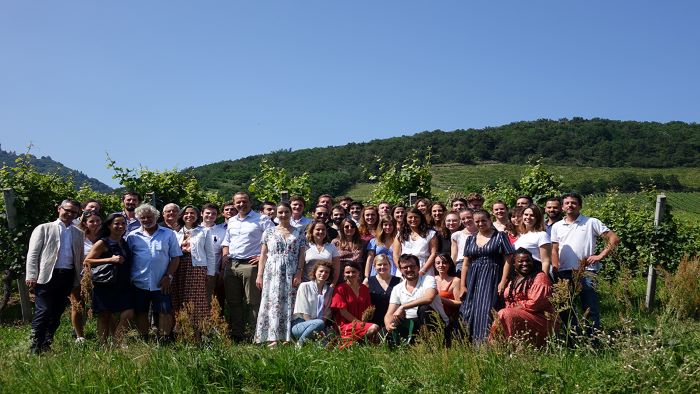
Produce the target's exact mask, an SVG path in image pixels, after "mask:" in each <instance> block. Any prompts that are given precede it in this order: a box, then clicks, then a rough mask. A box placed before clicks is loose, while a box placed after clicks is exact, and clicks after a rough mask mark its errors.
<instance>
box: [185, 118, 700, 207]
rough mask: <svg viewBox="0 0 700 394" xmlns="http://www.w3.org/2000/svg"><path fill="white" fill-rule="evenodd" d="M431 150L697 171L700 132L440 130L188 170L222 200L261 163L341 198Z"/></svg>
mask: <svg viewBox="0 0 700 394" xmlns="http://www.w3.org/2000/svg"><path fill="white" fill-rule="evenodd" d="M428 147H431V149H432V156H431V160H432V162H433V163H435V164H442V163H461V164H471V163H478V162H500V163H512V164H523V163H525V162H526V161H527V160H528V159H529V158H532V157H542V158H543V159H544V160H543V162H544V163H546V164H567V165H579V166H588V167H597V166H604V167H642V168H667V167H700V125H698V124H695V123H690V124H689V123H684V122H669V123H656V122H635V121H624V122H623V121H616V120H607V119H590V120H586V119H583V118H573V119H560V120H546V119H541V120H536V121H530V122H516V123H511V124H508V125H504V126H500V127H488V128H485V129H479V130H477V129H468V130H455V131H452V132H445V131H441V130H436V131H432V132H428V131H425V132H422V133H418V134H415V135H412V136H402V137H395V138H388V139H383V140H373V141H370V142H364V143H351V144H347V145H343V146H334V147H327V148H312V149H301V150H297V151H288V150H283V151H276V152H272V153H269V154H266V155H256V156H250V157H246V158H242V159H238V160H230V161H223V162H219V163H214V164H209V165H205V166H201V167H196V168H191V169H188V170H192V171H193V172H194V174H195V176H197V178H198V179H199V180H200V182H201V183H202V185H203V186H204V187H206V188H210V189H215V190H217V191H219V192H221V193H224V194H225V195H230V194H231V193H232V192H234V191H236V190H241V189H244V188H246V187H247V185H248V182H249V181H250V179H251V178H252V177H253V176H254V175H255V174H256V173H257V172H258V170H259V164H260V160H261V159H262V158H263V157H267V159H268V161H269V162H270V164H272V165H275V166H281V167H284V168H285V169H287V171H289V172H290V173H292V174H293V173H295V172H298V173H301V172H303V171H308V172H309V173H310V174H311V184H312V185H313V188H314V190H313V192H312V194H314V195H317V194H318V193H320V192H329V193H332V194H340V193H343V192H344V191H345V190H347V189H348V188H349V187H350V186H352V185H353V184H354V183H356V182H358V181H361V180H363V179H364V178H365V177H364V176H363V169H364V168H368V169H369V170H371V171H372V170H376V166H377V161H376V158H377V157H381V158H383V159H384V160H386V161H402V160H403V159H405V158H407V157H408V156H409V155H410V153H411V152H412V151H413V150H418V151H419V152H421V151H425V150H427V149H428Z"/></svg>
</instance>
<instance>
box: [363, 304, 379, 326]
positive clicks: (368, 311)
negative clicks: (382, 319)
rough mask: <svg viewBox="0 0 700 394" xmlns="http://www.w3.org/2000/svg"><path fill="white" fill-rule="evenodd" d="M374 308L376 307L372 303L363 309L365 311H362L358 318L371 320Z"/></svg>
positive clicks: (365, 320)
mask: <svg viewBox="0 0 700 394" xmlns="http://www.w3.org/2000/svg"><path fill="white" fill-rule="evenodd" d="M375 310H377V308H375V307H374V305H370V306H369V308H367V309H365V311H364V312H362V317H361V319H360V320H362V321H363V322H365V323H366V322H368V321H370V320H372V317H373V316H374V311H375Z"/></svg>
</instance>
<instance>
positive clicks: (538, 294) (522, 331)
mask: <svg viewBox="0 0 700 394" xmlns="http://www.w3.org/2000/svg"><path fill="white" fill-rule="evenodd" d="M509 286H510V283H509V284H508V286H507V287H506V294H507V292H508V289H509ZM551 296H552V283H551V282H550V281H549V277H547V275H546V274H545V273H544V272H540V273H538V274H537V276H535V280H534V281H533V282H532V286H530V289H528V290H527V292H522V291H520V292H517V293H515V294H514V295H513V298H512V299H508V298H507V299H506V307H505V308H504V309H501V310H500V311H498V320H499V321H498V322H494V325H493V327H492V328H491V338H492V339H493V337H494V335H495V334H496V332H497V331H498V324H499V323H500V326H501V328H502V329H503V335H504V336H505V337H506V338H510V337H512V336H520V337H523V336H524V337H527V338H528V339H529V340H530V342H531V343H532V344H533V345H535V346H542V345H544V344H545V342H546V340H547V336H549V334H550V333H551V332H553V331H554V330H555V328H556V323H557V319H556V314H555V313H554V307H553V306H552V304H551V303H550V302H549V297H551Z"/></svg>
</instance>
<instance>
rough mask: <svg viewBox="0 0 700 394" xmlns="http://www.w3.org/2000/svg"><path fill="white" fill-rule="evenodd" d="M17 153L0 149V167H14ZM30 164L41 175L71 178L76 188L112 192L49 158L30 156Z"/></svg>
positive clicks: (93, 179) (102, 184)
mask: <svg viewBox="0 0 700 394" xmlns="http://www.w3.org/2000/svg"><path fill="white" fill-rule="evenodd" d="M17 156H18V155H17V153H15V152H6V151H4V150H2V149H0V167H1V166H3V165H7V166H8V167H14V165H15V160H17ZM31 157H32V159H31V164H32V165H33V166H34V167H35V168H36V169H37V171H39V172H42V173H55V174H59V175H61V176H66V177H72V178H73V181H74V183H75V184H76V185H77V186H81V185H83V184H86V183H87V184H88V185H90V188H91V189H92V190H95V191H98V192H102V193H107V192H110V191H111V190H112V188H111V187H109V186H107V185H105V184H104V183H102V182H100V181H98V180H97V179H95V178H90V177H88V176H87V175H85V174H83V173H82V172H80V171H76V170H73V169H70V168H68V167H66V166H64V165H63V164H61V163H59V162H57V161H55V160H53V159H52V158H51V157H50V156H42V157H36V156H33V155H31Z"/></svg>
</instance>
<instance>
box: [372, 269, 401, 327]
mask: <svg viewBox="0 0 700 394" xmlns="http://www.w3.org/2000/svg"><path fill="white" fill-rule="evenodd" d="M400 282H401V278H398V277H396V276H392V277H391V279H390V280H389V286H387V288H386V290H384V289H383V288H382V285H380V284H379V281H378V280H377V277H376V276H370V277H369V279H367V287H369V296H370V298H371V299H372V305H374V308H375V309H374V315H373V316H372V320H370V321H371V322H372V323H374V324H376V325H378V326H379V327H384V316H385V315H386V311H388V310H389V300H390V299H391V290H393V289H394V286H396V285H398V284H399V283H400Z"/></svg>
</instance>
